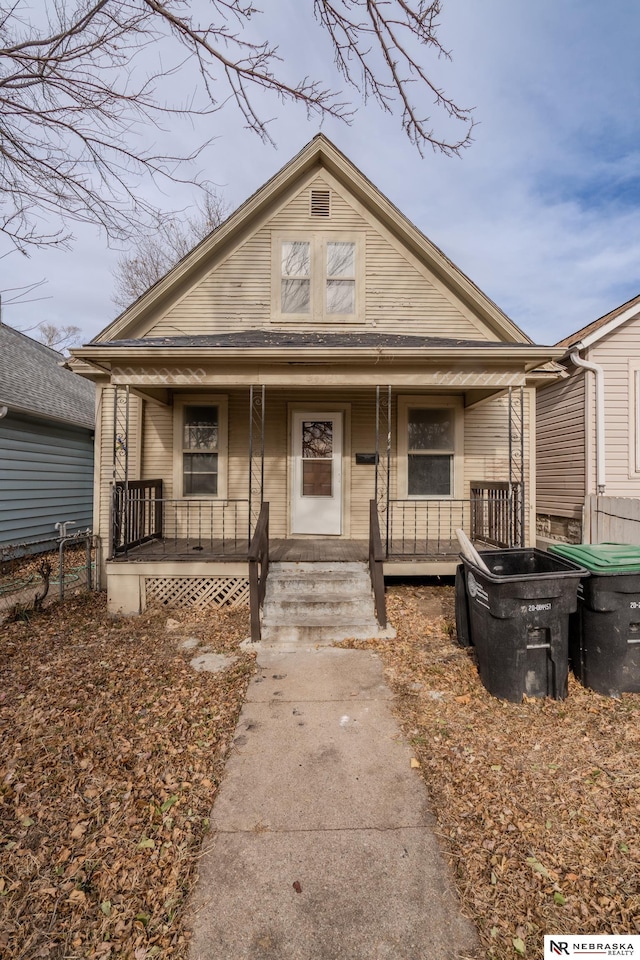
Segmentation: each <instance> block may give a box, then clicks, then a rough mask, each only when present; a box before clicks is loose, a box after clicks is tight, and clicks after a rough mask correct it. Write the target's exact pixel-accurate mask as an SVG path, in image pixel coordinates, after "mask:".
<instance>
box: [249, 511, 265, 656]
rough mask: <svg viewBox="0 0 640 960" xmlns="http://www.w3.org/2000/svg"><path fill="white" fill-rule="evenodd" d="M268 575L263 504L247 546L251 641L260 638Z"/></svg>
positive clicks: (256, 640)
mask: <svg viewBox="0 0 640 960" xmlns="http://www.w3.org/2000/svg"><path fill="white" fill-rule="evenodd" d="M268 574H269V504H268V503H263V504H262V506H261V507H260V515H259V517H258V522H257V523H256V529H255V533H254V535H253V537H252V539H251V544H250V546H249V602H250V606H251V639H252V641H253V642H254V643H258V641H259V640H260V636H261V630H260V611H261V610H262V605H263V603H264V594H265V590H266V589H267V576H268Z"/></svg>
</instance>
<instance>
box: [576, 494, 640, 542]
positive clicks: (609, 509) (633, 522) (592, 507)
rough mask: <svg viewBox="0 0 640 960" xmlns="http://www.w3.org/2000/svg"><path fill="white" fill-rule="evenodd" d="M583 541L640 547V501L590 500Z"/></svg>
mask: <svg viewBox="0 0 640 960" xmlns="http://www.w3.org/2000/svg"><path fill="white" fill-rule="evenodd" d="M582 539H583V541H584V542H585V543H635V544H640V499H639V498H637V497H596V496H589V497H586V499H585V509H584V533H583V538H582Z"/></svg>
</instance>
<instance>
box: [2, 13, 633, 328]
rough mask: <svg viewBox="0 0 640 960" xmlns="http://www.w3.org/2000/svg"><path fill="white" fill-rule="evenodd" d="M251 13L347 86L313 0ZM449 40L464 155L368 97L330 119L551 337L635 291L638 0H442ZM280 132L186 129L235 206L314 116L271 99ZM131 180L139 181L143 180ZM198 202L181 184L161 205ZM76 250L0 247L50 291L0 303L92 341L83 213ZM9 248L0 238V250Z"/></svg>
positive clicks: (103, 291)
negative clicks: (432, 147)
mask: <svg viewBox="0 0 640 960" xmlns="http://www.w3.org/2000/svg"><path fill="white" fill-rule="evenodd" d="M262 6H263V7H264V8H265V9H267V8H268V12H266V13H265V14H264V15H263V16H262V17H260V18H256V19H255V24H256V26H255V29H256V30H260V27H261V25H262V24H264V34H265V35H269V36H277V39H278V41H279V43H280V52H281V55H282V56H283V58H284V68H285V69H286V71H287V72H288V74H289V75H290V76H291V77H300V76H302V75H304V74H305V73H309V74H312V75H313V74H314V72H315V73H316V74H317V75H318V76H319V77H320V78H322V79H323V80H325V81H326V82H327V83H331V84H332V85H334V86H337V87H340V86H341V82H340V79H339V78H337V77H336V76H335V74H334V71H333V69H332V65H331V61H330V51H329V48H328V45H327V44H326V43H325V42H324V40H323V38H322V36H321V34H320V33H319V28H318V27H317V26H315V25H314V23H313V20H312V16H311V12H310V11H311V6H312V5H311V2H310V0H308V2H307V3H302V2H301V0H271V2H269V3H267V2H266V0H265V3H264V4H262ZM441 39H442V40H443V43H444V45H445V46H446V47H447V48H449V49H450V50H451V52H452V55H453V61H452V62H450V63H449V62H445V61H439V62H436V63H435V64H434V65H433V69H432V73H433V74H434V75H435V76H436V77H437V78H438V81H439V83H440V84H441V85H442V86H443V87H444V88H445V90H446V92H447V93H449V94H451V95H453V96H454V98H456V99H457V100H458V101H459V102H460V103H461V104H462V105H464V106H474V107H475V118H476V121H477V126H476V128H475V132H474V137H475V139H474V143H473V144H472V145H471V147H470V148H469V149H468V150H465V151H464V152H463V154H462V156H461V157H460V158H453V159H448V158H446V157H443V156H439V155H436V154H433V153H430V152H429V153H425V155H424V157H423V158H421V157H420V155H419V154H418V152H417V151H416V149H415V148H414V147H412V145H411V144H410V143H409V141H408V140H407V138H406V136H405V135H404V134H403V132H402V130H401V129H400V123H399V121H398V120H397V119H396V118H394V117H389V116H386V115H384V114H382V113H381V112H380V110H379V109H378V108H377V107H376V105H375V104H374V103H373V102H371V103H369V104H368V105H366V106H362V105H360V106H359V109H358V111H357V113H356V116H355V119H354V122H353V123H352V125H351V126H349V127H347V126H345V125H344V124H342V123H340V122H338V121H329V122H325V123H324V125H323V126H322V130H323V132H324V133H325V134H326V135H327V136H329V137H330V138H331V139H332V140H333V141H334V142H335V143H336V145H337V146H338V147H339V148H340V149H341V150H342V151H343V152H344V153H346V154H347V156H348V157H349V158H350V159H351V160H352V161H353V162H354V163H355V164H356V165H357V166H358V167H360V169H361V170H362V171H363V173H364V174H365V175H366V176H368V177H369V178H370V179H371V180H372V181H373V182H374V183H375V184H376V186H378V188H379V189H380V190H381V191H382V192H383V193H384V194H386V195H387V196H388V197H389V198H390V200H392V201H393V202H394V203H395V204H396V205H397V206H398V207H399V208H400V209H401V210H402V211H403V213H405V214H406V215H407V216H408V217H409V219H410V220H412V221H413V222H414V223H415V224H416V225H417V226H418V227H419V228H420V229H421V230H422V231H423V232H424V233H425V234H426V235H427V236H428V237H429V238H430V239H431V240H432V241H433V242H434V243H435V244H437V245H438V246H439V247H441V249H443V250H444V252H445V253H446V254H447V255H448V256H449V257H450V258H451V259H452V260H453V261H454V263H456V264H457V265H458V266H459V267H460V268H461V269H462V270H463V271H464V272H465V273H467V274H468V275H469V276H470V277H471V279H472V280H473V281H474V282H475V283H476V284H477V285H478V286H479V287H480V288H481V289H483V290H484V292H485V293H486V294H487V295H488V296H490V297H491V298H492V299H493V300H495V301H496V303H497V304H498V305H499V306H500V307H501V308H502V309H503V310H504V311H505V312H506V313H507V314H508V315H509V316H510V317H511V318H512V319H513V320H514V321H515V322H516V323H517V324H518V325H519V326H521V327H522V328H523V329H524V330H525V332H526V333H527V334H528V335H529V336H530V337H532V339H534V340H536V341H537V342H539V343H554V342H556V341H557V340H559V339H561V338H562V337H564V336H567V335H568V334H569V333H571V332H572V331H574V330H576V329H578V328H579V327H581V326H583V325H584V324H586V323H589V322H591V321H592V320H595V319H596V318H597V317H599V316H601V315H602V314H604V313H606V312H608V311H609V310H611V309H613V308H614V307H615V306H617V305H619V304H620V303H623V302H624V301H625V300H627V299H629V298H630V297H632V296H635V295H636V294H637V293H639V292H640V58H638V56H637V49H638V41H639V40H640V7H639V6H638V4H637V2H635V0H615V3H612V4H603V3H602V2H601V0H599V2H595V0H563V2H558V0H537V2H536V3H529V2H526V3H525V2H523V0H520V2H518V0H444V10H443V15H442V18H441ZM264 109H265V115H266V116H274V117H276V119H275V120H274V122H273V123H272V125H271V128H270V129H271V133H272V136H273V138H274V139H275V141H276V143H277V149H274V148H273V147H271V146H268V145H263V144H262V143H261V142H260V141H259V140H258V139H257V137H256V136H255V135H254V134H251V133H250V132H249V131H247V130H244V129H243V126H242V118H241V117H240V116H239V115H238V114H237V113H236V112H235V111H234V110H233V109H231V108H225V109H224V110H223V111H221V112H220V113H218V114H215V115H214V116H212V117H211V118H209V119H208V120H203V121H202V127H201V129H199V130H196V131H192V130H190V129H184V130H177V129H176V130H174V131H173V133H172V134H167V142H168V144H169V146H171V138H172V136H173V137H175V138H179V139H180V140H181V142H182V141H184V140H185V139H187V140H188V139H189V138H190V137H193V138H195V137H197V136H200V135H202V137H203V138H205V137H207V136H210V135H212V134H214V135H215V136H216V139H215V140H214V141H213V143H212V145H211V146H210V147H209V148H207V150H206V152H205V153H204V154H203V155H202V156H201V158H200V162H199V167H200V169H204V170H205V171H206V174H207V176H208V177H209V179H210V180H211V181H213V182H215V183H216V184H217V185H218V186H219V189H220V191H221V193H222V194H223V196H224V197H225V199H226V201H227V203H228V204H229V205H230V207H232V208H233V207H235V206H237V205H238V204H240V203H241V202H242V201H243V200H245V199H246V197H247V196H249V195H250V194H251V193H252V192H253V191H254V190H256V189H257V188H258V187H259V186H260V185H261V184H262V183H263V182H265V181H266V180H267V179H268V178H269V177H270V176H272V175H273V174H274V173H275V172H276V171H277V170H278V169H279V168H280V167H281V166H282V165H283V164H284V163H286V162H287V161H288V160H289V159H290V157H291V156H293V155H294V154H295V153H297V152H298V150H300V149H301V147H302V146H303V145H304V144H305V143H307V142H308V141H309V140H310V139H311V138H312V137H313V136H314V134H315V133H317V132H318V129H319V126H318V123H317V121H308V120H307V118H306V114H305V112H304V111H303V110H298V109H295V108H292V107H287V108H283V107H282V106H281V104H279V103H278V102H276V101H273V100H271V101H265V108H264ZM141 189H147V188H145V187H142V188H141ZM192 201H193V196H192V195H191V194H190V193H189V192H188V190H187V189H186V188H181V189H178V188H176V189H175V190H174V191H172V193H171V194H170V195H169V194H167V195H166V198H165V199H164V200H163V202H164V203H165V204H166V206H167V207H183V206H185V205H188V204H189V203H191V202H192ZM75 234H76V237H77V241H76V244H75V247H74V249H73V250H72V251H70V252H62V251H54V250H52V251H49V252H44V251H43V252H39V253H38V252H35V253H33V254H32V256H31V257H30V258H26V257H23V256H21V255H19V254H13V255H11V256H9V257H5V258H4V259H2V260H0V271H1V273H2V277H1V280H0V287H1V288H4V289H6V288H7V287H9V286H16V285H18V284H21V283H24V284H26V283H30V282H33V281H36V280H40V279H46V280H47V284H46V285H45V286H44V287H43V288H42V289H41V290H40V291H39V294H40V295H42V296H45V297H46V298H47V299H44V300H41V301H39V302H35V303H31V304H24V305H21V306H11V305H10V304H9V305H7V306H6V307H5V310H4V319H5V321H6V322H7V323H10V324H12V325H13V326H16V327H19V328H21V329H25V328H27V327H30V326H32V325H34V324H36V323H38V322H39V321H40V320H45V321H49V322H53V323H56V324H58V325H60V324H68V323H74V324H77V325H78V326H80V327H81V328H82V332H83V339H84V340H85V341H86V340H88V339H90V338H91V337H92V336H94V335H95V334H96V333H97V332H98V331H99V330H100V329H102V328H103V327H104V326H106V325H107V324H108V323H109V322H110V320H111V319H113V317H114V316H115V315H116V313H117V310H116V309H115V308H114V306H113V304H112V302H111V296H112V292H113V279H112V273H111V271H112V269H113V266H114V264H115V261H116V260H117V257H118V251H117V250H113V249H109V247H108V245H107V242H106V240H105V238H104V237H101V236H100V234H99V233H98V231H97V230H96V229H93V228H88V227H87V228H80V227H76V228H75ZM2 251H3V248H2V245H1V244H0V253H2Z"/></svg>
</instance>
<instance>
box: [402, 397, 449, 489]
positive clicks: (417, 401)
mask: <svg viewBox="0 0 640 960" xmlns="http://www.w3.org/2000/svg"><path fill="white" fill-rule="evenodd" d="M462 444H463V408H462V401H461V400H460V399H459V398H457V397H451V398H441V397H432V398H426V397H399V398H398V480H399V489H400V493H401V496H402V497H406V498H408V499H420V498H423V499H424V498H454V497H457V498H460V497H461V493H462V482H463V478H462V457H463V447H462Z"/></svg>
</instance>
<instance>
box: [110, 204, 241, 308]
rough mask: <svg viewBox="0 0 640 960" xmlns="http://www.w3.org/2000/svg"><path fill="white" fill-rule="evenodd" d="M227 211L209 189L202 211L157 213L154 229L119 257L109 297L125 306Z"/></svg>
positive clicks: (159, 276)
mask: <svg viewBox="0 0 640 960" xmlns="http://www.w3.org/2000/svg"><path fill="white" fill-rule="evenodd" d="M227 212H228V208H227V205H226V204H225V202H224V201H223V200H222V199H221V198H220V197H219V196H218V195H217V194H216V193H208V194H207V195H206V198H205V203H204V206H203V209H202V211H201V212H200V213H199V214H198V215H196V216H185V215H184V214H180V215H173V216H167V215H166V214H159V215H158V217H157V219H156V222H155V224H154V226H153V229H152V230H151V231H150V232H149V233H148V234H147V235H146V236H144V237H143V238H142V239H141V240H139V242H138V243H137V244H136V245H135V248H134V249H133V251H132V252H131V253H129V254H125V255H124V256H122V257H120V259H119V260H118V263H117V265H116V268H115V270H114V272H113V275H114V279H115V289H114V292H113V296H112V298H111V299H112V300H113V302H114V303H115V305H116V306H117V307H120V308H121V309H124V308H125V307H128V306H129V304H130V303H132V302H133V301H134V300H137V298H138V297H140V296H142V294H143V293H145V292H146V291H147V290H148V289H149V287H151V286H153V284H154V283H156V282H157V281H158V280H160V279H161V277H163V276H164V275H165V273H167V272H168V271H169V270H170V269H171V267H173V266H175V264H176V263H177V262H178V260H180V259H182V257H184V256H186V254H187V253H189V251H190V250H192V248H193V247H194V246H195V245H196V244H197V243H199V242H200V241H201V240H203V239H204V238H205V237H206V236H208V234H210V233H211V231H212V230H215V229H216V227H219V226H220V224H221V223H222V221H223V220H224V219H225V217H226V215H227Z"/></svg>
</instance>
